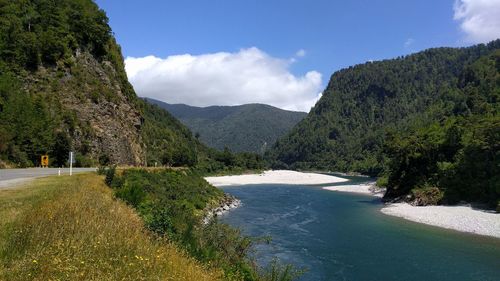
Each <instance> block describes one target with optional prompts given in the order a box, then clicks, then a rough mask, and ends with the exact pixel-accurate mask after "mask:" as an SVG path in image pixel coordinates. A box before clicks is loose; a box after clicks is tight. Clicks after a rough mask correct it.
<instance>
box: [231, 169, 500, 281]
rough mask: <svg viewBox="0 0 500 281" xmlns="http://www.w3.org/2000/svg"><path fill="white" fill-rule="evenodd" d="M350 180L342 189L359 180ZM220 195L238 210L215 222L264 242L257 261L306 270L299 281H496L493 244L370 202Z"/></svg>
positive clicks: (255, 189) (307, 194)
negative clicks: (233, 198) (384, 210)
mask: <svg viewBox="0 0 500 281" xmlns="http://www.w3.org/2000/svg"><path fill="white" fill-rule="evenodd" d="M350 179H351V183H342V184H352V183H361V182H363V181H366V180H367V179H366V178H361V177H350ZM342 184H338V185H342ZM223 189H224V191H225V192H227V193H230V194H232V195H234V196H236V197H237V198H239V199H240V200H241V201H242V203H243V205H242V206H241V207H239V208H238V209H235V210H232V211H230V212H229V213H227V214H225V215H224V216H223V217H222V221H223V222H225V223H228V224H230V225H233V226H236V227H240V228H241V229H242V230H243V232H244V234H246V235H250V236H271V237H272V241H271V243H270V244H262V245H258V246H256V248H255V250H256V253H255V256H256V259H257V261H258V262H259V263H260V264H266V263H268V262H269V261H271V260H272V258H273V257H278V258H279V259H280V261H282V262H284V263H291V264H294V265H295V266H296V267H299V268H306V269H307V272H306V273H305V274H304V275H303V276H302V277H301V278H300V280H304V281H305V280H307V281H309V280H311V281H318V280H419V281H420V280H425V281H430V280H443V281H446V280H454V281H457V280H478V281H479V280H480V281H487V280H492V281H493V280H500V239H496V238H487V237H483V236H477V235H471V234H464V233H460V232H456V231H451V230H445V229H441V228H437V227H432V226H427V225H423V224H417V223H413V222H408V221H406V220H403V219H400V218H396V217H391V216H387V215H384V214H382V213H381V212H380V208H382V204H381V203H380V201H379V200H378V199H374V197H371V196H365V195H359V194H352V193H340V192H333V191H327V190H323V189H321V186H291V185H245V186H229V187H224V188H223Z"/></svg>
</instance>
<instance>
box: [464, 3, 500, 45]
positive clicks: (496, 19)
mask: <svg viewBox="0 0 500 281" xmlns="http://www.w3.org/2000/svg"><path fill="white" fill-rule="evenodd" d="M454 12H455V14H454V19H455V20H457V21H460V28H461V29H462V31H463V32H464V33H465V34H466V40H467V41H469V42H473V43H486V42H488V41H491V40H495V39H498V38H500V0H455V5H454Z"/></svg>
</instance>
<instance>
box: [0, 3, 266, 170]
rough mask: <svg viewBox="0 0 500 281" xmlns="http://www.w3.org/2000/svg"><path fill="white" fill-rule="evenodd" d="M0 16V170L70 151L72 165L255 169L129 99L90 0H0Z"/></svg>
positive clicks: (60, 160) (59, 160)
mask: <svg viewBox="0 0 500 281" xmlns="http://www.w3.org/2000/svg"><path fill="white" fill-rule="evenodd" d="M0 22H1V24H0V167H2V166H7V167H32V166H38V165H40V156H41V155H43V154H49V157H50V166H56V167H60V166H65V165H67V160H68V153H69V151H71V150H72V151H75V152H76V160H77V163H76V165H77V166H93V165H108V164H128V165H148V166H153V165H158V166H160V165H165V166H196V165H199V166H200V167H201V168H200V169H202V170H206V171H209V172H213V171H215V170H224V169H232V168H239V169H240V170H244V169H246V168H247V167H246V166H238V165H244V164H245V163H249V164H250V165H251V166H252V167H251V168H255V167H261V166H262V165H263V164H262V163H263V162H262V159H261V158H260V157H258V156H254V155H249V154H239V155H234V154H232V153H231V152H229V151H225V152H224V151H216V150H213V149H210V148H207V147H205V146H204V145H203V144H201V143H200V142H199V141H198V140H197V139H196V138H195V137H194V136H193V135H192V133H191V132H190V131H189V130H188V129H187V128H186V127H185V126H184V125H182V124H181V123H180V122H179V121H177V120H176V119H175V118H174V117H172V115H170V114H169V113H168V112H166V111H164V110H163V109H161V108H159V107H157V106H154V105H150V104H148V103H146V102H144V101H143V100H141V99H139V98H138V97H137V96H136V94H135V92H134V90H133V88H132V86H131V85H130V84H129V82H128V79H127V75H126V73H125V70H124V62H123V57H122V54H121V50H120V47H119V45H118V44H117V43H116V42H115V39H114V37H113V36H112V32H111V28H110V27H109V25H108V18H107V17H106V14H105V13H104V11H102V10H100V9H99V8H98V7H97V5H96V4H95V3H94V2H93V1H90V0H62V1H53V0H37V1H34V0H18V1H5V0H0ZM255 161H257V162H258V163H256V162H255ZM228 165H229V166H228ZM236 166H238V167H236Z"/></svg>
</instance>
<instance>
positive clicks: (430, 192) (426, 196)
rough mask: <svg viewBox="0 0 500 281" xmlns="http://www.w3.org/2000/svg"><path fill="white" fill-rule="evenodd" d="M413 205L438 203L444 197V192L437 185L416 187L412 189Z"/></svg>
mask: <svg viewBox="0 0 500 281" xmlns="http://www.w3.org/2000/svg"><path fill="white" fill-rule="evenodd" d="M411 193H412V205H415V206H427V205H437V204H438V203H439V202H441V200H442V199H443V192H442V191H441V190H439V188H437V187H434V186H432V187H423V188H414V189H413V190H412V191H411Z"/></svg>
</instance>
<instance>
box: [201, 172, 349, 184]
mask: <svg viewBox="0 0 500 281" xmlns="http://www.w3.org/2000/svg"><path fill="white" fill-rule="evenodd" d="M205 179H206V180H207V181H208V182H209V183H210V184H212V185H215V186H228V185H245V184H294V185H295V184H296V185H308V184H329V183H337V182H345V181H348V180H347V179H344V178H339V177H335V176H329V175H323V174H315V173H301V172H295V171H287V170H276V171H265V172H264V173H262V174H252V175H239V176H223V177H206V178H205Z"/></svg>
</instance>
